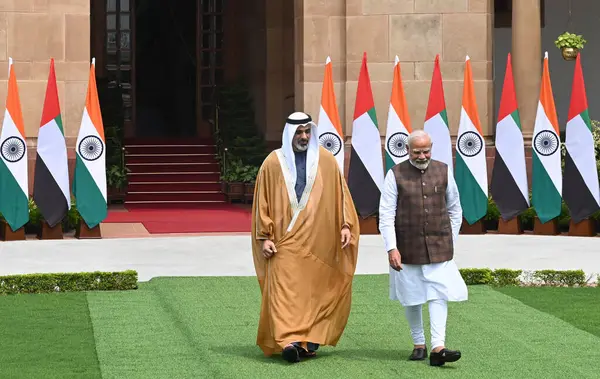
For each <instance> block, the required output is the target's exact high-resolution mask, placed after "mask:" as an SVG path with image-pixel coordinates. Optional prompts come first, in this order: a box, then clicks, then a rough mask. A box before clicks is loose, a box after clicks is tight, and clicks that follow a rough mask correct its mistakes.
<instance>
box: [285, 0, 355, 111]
mask: <svg viewBox="0 0 600 379" xmlns="http://www.w3.org/2000/svg"><path fill="white" fill-rule="evenodd" d="M345 14H346V0H332V1H325V2H324V1H322V0H295V8H294V21H295V30H294V45H295V53H294V60H295V89H294V92H295V99H294V100H295V110H298V111H304V112H307V113H309V114H310V115H311V116H312V117H313V119H315V120H316V119H317V118H318V116H319V107H320V103H321V89H322V86H323V75H324V73H325V59H326V58H327V56H329V57H331V60H332V62H333V80H334V86H335V95H336V98H337V103H338V111H339V112H340V117H341V118H342V120H343V114H344V109H345V108H344V98H345V91H344V83H345V76H346V37H345V36H346V22H345V19H346V17H345Z"/></svg>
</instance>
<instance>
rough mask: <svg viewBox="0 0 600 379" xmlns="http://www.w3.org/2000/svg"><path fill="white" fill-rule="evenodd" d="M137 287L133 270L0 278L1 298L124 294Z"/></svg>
mask: <svg viewBox="0 0 600 379" xmlns="http://www.w3.org/2000/svg"><path fill="white" fill-rule="evenodd" d="M137 288H138V273H137V271H134V270H126V271H118V272H100V271H94V272H78V273H50V274H24V275H8V276H0V295H15V294H32V293H56V292H81V291H125V290H134V289H137Z"/></svg>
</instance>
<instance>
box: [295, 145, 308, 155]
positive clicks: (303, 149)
mask: <svg viewBox="0 0 600 379" xmlns="http://www.w3.org/2000/svg"><path fill="white" fill-rule="evenodd" d="M294 150H295V151H297V152H299V153H301V152H304V151H306V150H308V144H306V145H305V146H302V145H300V144H299V143H295V144H294Z"/></svg>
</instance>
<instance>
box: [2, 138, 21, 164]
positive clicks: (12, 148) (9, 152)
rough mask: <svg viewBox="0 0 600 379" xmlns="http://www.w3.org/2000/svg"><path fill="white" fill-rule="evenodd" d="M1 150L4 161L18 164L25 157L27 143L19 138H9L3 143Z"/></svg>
mask: <svg viewBox="0 0 600 379" xmlns="http://www.w3.org/2000/svg"><path fill="white" fill-rule="evenodd" d="M0 150H2V158H4V160H6V161H7V162H11V163H15V162H18V161H20V160H21V159H23V157H24V156H25V150H26V148H25V141H23V140H22V139H21V138H19V137H9V138H7V139H6V140H5V141H4V142H2V146H1V147H0Z"/></svg>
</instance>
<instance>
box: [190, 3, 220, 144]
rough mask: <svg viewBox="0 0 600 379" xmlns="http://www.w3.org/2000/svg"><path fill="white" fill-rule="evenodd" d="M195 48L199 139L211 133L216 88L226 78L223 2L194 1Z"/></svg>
mask: <svg viewBox="0 0 600 379" xmlns="http://www.w3.org/2000/svg"><path fill="white" fill-rule="evenodd" d="M197 1H198V3H197V8H196V9H197V23H196V25H197V34H196V37H197V41H198V42H197V44H196V62H198V65H197V75H196V83H197V84H196V102H197V108H196V116H197V130H198V135H199V136H200V137H203V138H206V137H209V136H210V135H211V133H212V131H211V127H210V123H211V121H212V120H214V117H215V106H216V102H217V93H218V90H219V87H220V86H221V85H222V84H223V82H224V78H225V74H224V72H225V67H224V50H223V40H224V27H223V24H224V23H223V15H224V12H225V9H224V8H225V3H226V1H225V0H197Z"/></svg>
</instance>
